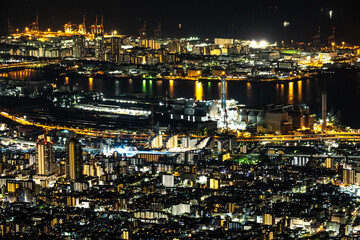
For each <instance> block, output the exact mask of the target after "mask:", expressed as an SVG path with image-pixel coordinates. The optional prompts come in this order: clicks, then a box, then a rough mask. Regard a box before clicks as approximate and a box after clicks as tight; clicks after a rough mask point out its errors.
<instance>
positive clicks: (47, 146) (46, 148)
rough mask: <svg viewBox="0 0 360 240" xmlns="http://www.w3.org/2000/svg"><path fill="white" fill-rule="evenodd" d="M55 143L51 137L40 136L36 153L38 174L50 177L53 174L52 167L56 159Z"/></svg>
mask: <svg viewBox="0 0 360 240" xmlns="http://www.w3.org/2000/svg"><path fill="white" fill-rule="evenodd" d="M52 146H53V143H52V142H51V137H49V136H44V135H40V136H39V137H38V140H37V143H36V147H35V151H36V174H39V175H50V174H51V173H52V169H51V165H52V162H53V159H54V155H53V147H52Z"/></svg>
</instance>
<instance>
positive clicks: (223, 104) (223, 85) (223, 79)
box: [220, 75, 226, 110]
mask: <svg viewBox="0 0 360 240" xmlns="http://www.w3.org/2000/svg"><path fill="white" fill-rule="evenodd" d="M220 78H221V108H222V109H224V110H226V76H225V75H222V76H221V77H220Z"/></svg>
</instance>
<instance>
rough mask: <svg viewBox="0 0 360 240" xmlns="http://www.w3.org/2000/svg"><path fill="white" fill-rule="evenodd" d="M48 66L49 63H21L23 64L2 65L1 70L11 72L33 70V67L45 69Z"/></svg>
mask: <svg viewBox="0 0 360 240" xmlns="http://www.w3.org/2000/svg"><path fill="white" fill-rule="evenodd" d="M45 65H48V64H47V63H39V62H21V63H14V64H3V65H0V71H1V70H11V69H15V68H31V67H43V66H45Z"/></svg>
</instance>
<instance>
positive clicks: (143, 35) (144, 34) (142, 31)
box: [139, 21, 146, 39]
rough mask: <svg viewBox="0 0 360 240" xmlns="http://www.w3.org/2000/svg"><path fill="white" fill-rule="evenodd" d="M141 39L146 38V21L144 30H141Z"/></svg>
mask: <svg viewBox="0 0 360 240" xmlns="http://www.w3.org/2000/svg"><path fill="white" fill-rule="evenodd" d="M139 35H140V38H142V39H144V38H146V21H144V25H143V27H142V28H140V29H139Z"/></svg>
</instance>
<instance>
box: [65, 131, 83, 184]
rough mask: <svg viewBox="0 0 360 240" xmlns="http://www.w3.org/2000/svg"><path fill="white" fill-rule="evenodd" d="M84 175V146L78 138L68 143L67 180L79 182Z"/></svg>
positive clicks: (71, 139)
mask: <svg viewBox="0 0 360 240" xmlns="http://www.w3.org/2000/svg"><path fill="white" fill-rule="evenodd" d="M81 174H82V146H81V143H80V142H79V141H78V140H77V139H76V138H70V139H69V140H68V142H67V143H66V179H68V180H77V179H79V178H80V177H81Z"/></svg>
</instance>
